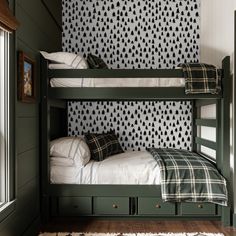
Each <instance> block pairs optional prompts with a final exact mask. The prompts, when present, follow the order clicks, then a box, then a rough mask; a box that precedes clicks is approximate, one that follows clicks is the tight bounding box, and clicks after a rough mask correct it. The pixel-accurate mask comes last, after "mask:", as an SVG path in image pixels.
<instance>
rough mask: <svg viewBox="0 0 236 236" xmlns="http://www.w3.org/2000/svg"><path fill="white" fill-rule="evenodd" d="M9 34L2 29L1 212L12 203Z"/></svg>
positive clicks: (0, 90) (0, 47) (0, 100)
mask: <svg viewBox="0 0 236 236" xmlns="http://www.w3.org/2000/svg"><path fill="white" fill-rule="evenodd" d="M8 83H9V33H8V32H6V31H3V30H1V29H0V210H1V208H4V207H5V206H6V205H7V203H9V202H10V175H9V173H10V169H9V166H10V165H9V164H10V159H9V156H10V155H9V86H8Z"/></svg>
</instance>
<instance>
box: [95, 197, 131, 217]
mask: <svg viewBox="0 0 236 236" xmlns="http://www.w3.org/2000/svg"><path fill="white" fill-rule="evenodd" d="M93 213H94V214H95V215H129V214H130V199H129V198H128V197H94V198H93Z"/></svg>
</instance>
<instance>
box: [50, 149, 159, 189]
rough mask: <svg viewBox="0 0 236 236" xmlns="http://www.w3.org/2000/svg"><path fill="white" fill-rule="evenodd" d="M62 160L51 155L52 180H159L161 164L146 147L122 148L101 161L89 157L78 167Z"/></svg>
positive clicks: (82, 182) (144, 181) (155, 183)
mask: <svg viewBox="0 0 236 236" xmlns="http://www.w3.org/2000/svg"><path fill="white" fill-rule="evenodd" d="M62 163H63V162H58V163H57V161H56V158H55V157H54V158H53V159H51V183H53V184H135V185H136V184H139V185H153V184H154V185H159V184H160V168H159V166H158V164H157V162H156V161H155V160H154V158H153V157H152V155H151V154H150V153H149V152H146V151H134V152H125V153H121V154H117V155H114V156H111V157H109V158H107V159H105V160H103V161H101V162H96V161H93V160H91V161H90V162H89V163H88V164H87V165H86V166H85V167H81V168H78V167H75V166H74V165H69V164H68V165H67V164H62Z"/></svg>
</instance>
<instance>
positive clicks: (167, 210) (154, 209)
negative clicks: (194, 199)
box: [138, 197, 176, 215]
mask: <svg viewBox="0 0 236 236" xmlns="http://www.w3.org/2000/svg"><path fill="white" fill-rule="evenodd" d="M175 214H176V205H175V203H169V202H165V203H164V202H163V201H162V199H161V198H152V197H140V198H138V215H175Z"/></svg>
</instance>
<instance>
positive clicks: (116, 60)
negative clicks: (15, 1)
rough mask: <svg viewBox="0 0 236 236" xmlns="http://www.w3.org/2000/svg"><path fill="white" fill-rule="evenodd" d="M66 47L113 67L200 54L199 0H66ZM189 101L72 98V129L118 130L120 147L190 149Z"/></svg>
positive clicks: (168, 62)
mask: <svg viewBox="0 0 236 236" xmlns="http://www.w3.org/2000/svg"><path fill="white" fill-rule="evenodd" d="M62 5H63V13H62V14H63V18H62V20H63V33H62V35H63V37H62V45H63V51H67V52H75V53H81V54H82V55H84V56H86V55H87V54H88V53H92V54H94V55H96V56H99V57H101V58H102V59H103V60H104V61H105V63H107V65H108V66H109V67H110V68H113V69H115V68H147V69H151V68H174V67H175V66H177V65H178V64H179V63H182V62H186V61H188V62H189V61H190V62H196V61H198V60H199V53H200V52H199V48H200V0H181V1H180V0H142V1H141V0H120V1H115V0H109V1H106V0H99V1H97V0H62ZM191 117H192V113H191V103H190V102H150V101H149V102H128V101H127V102H114V101H113V102H108V101H107V102H69V103H68V135H72V136H79V135H83V134H84V133H85V132H106V131H109V130H110V129H113V130H115V132H116V133H117V134H118V136H119V140H120V142H121V145H122V147H123V148H124V149H125V150H127V149H131V150H143V149H145V148H147V147H152V146H155V147H173V148H184V149H189V150H190V149H191V138H192V137H191Z"/></svg>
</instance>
